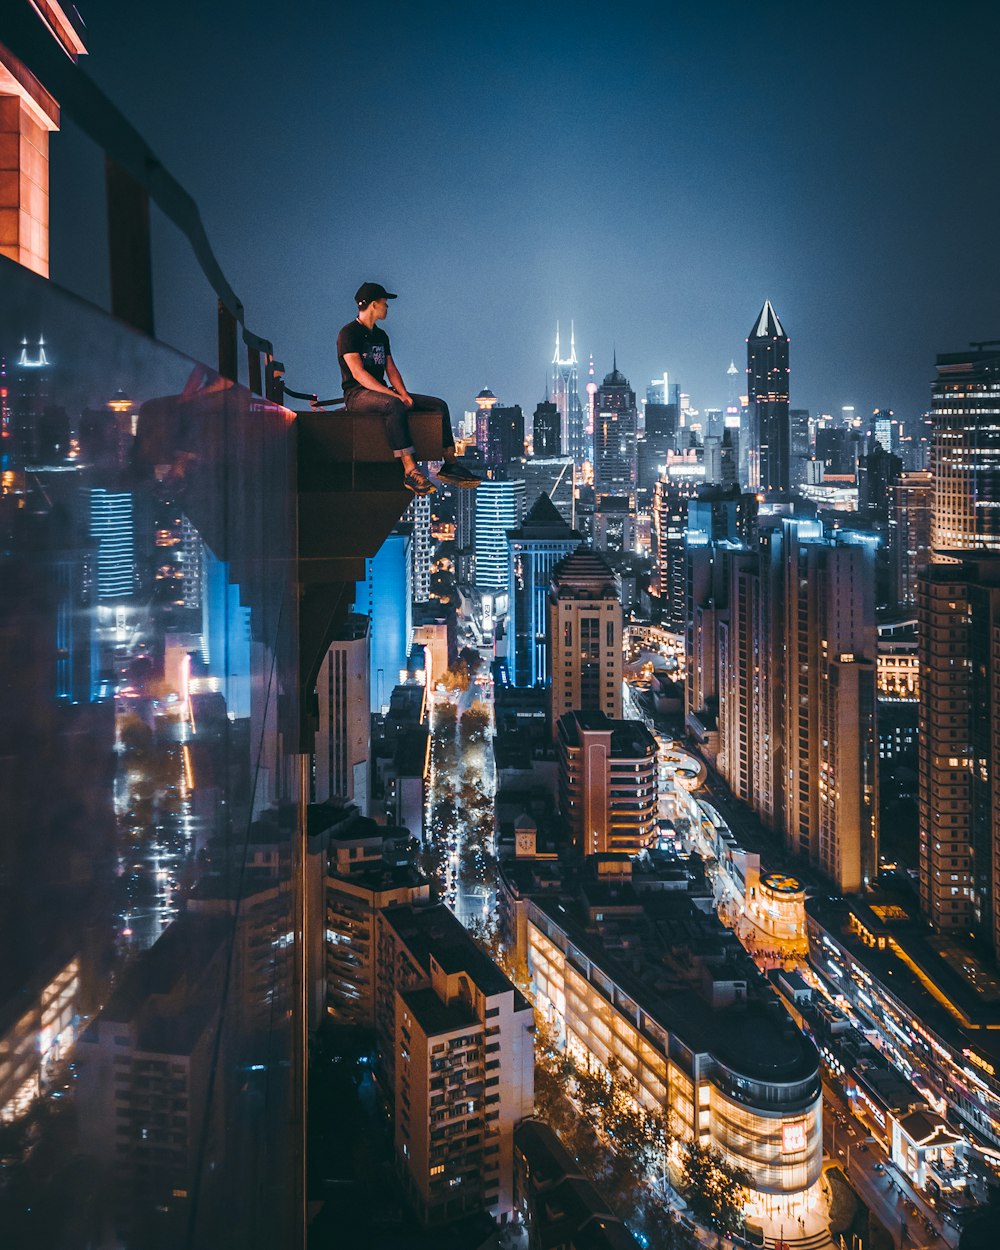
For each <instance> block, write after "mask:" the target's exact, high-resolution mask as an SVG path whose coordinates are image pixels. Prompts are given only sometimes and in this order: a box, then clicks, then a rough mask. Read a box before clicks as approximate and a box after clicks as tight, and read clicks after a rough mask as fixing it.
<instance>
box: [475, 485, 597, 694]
mask: <svg viewBox="0 0 1000 1250" xmlns="http://www.w3.org/2000/svg"><path fill="white" fill-rule="evenodd" d="M480 489H481V488H480ZM579 545H580V534H579V533H578V532H577V531H576V530H572V529H570V527H569V526H568V525H567V524H566V522H565V521H564V520H563V518H562V517H561V516H560V515H559V512H558V511H557V510H556V507H555V504H553V502H552V500H551V499H550V498H549V497H548V495H546V494H545V493H544V492H543V493H542V494H541V495H539V496H538V499H537V500H536V501H535V503H534V505H533V506H532V508H531V510H530V512H529V513H528V515H527V516H526V517H525V518H524V521H523V522H522V524H521V525H520V526H519V527H518V528H517V529H515V530H509V531H508V533H507V549H508V557H507V559H508V571H507V578H508V580H507V590H508V615H507V637H508V653H507V666H508V670H509V673H510V680H511V682H512V683H513V685H515V686H547V685H548V684H549V681H550V680H551V676H552V675H551V673H550V671H549V660H548V643H547V635H546V622H547V619H548V593H549V583H550V582H551V580H552V570H553V568H554V567H555V566H556V564H558V563H559V561H560V560H562V559H563V557H564V556H568V555H570V554H571V552H573V551H575V550H576V549H577V547H578V546H579Z"/></svg>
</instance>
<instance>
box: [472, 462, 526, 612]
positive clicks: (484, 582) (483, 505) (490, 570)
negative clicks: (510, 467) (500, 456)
mask: <svg viewBox="0 0 1000 1250" xmlns="http://www.w3.org/2000/svg"><path fill="white" fill-rule="evenodd" d="M475 508H476V519H475V553H476V571H475V579H474V580H475V584H476V586H477V588H478V589H480V590H506V589H507V562H508V555H507V531H508V530H512V529H516V528H517V526H518V525H520V523H521V517H522V515H523V513H524V482H523V481H513V482H500V481H486V482H481V483H480V484H479V487H478V489H477V490H476V501H475Z"/></svg>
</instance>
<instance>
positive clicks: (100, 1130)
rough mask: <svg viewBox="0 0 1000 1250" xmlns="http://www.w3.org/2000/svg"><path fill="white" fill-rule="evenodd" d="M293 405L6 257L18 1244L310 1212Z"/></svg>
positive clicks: (4, 393) (9, 924)
mask: <svg viewBox="0 0 1000 1250" xmlns="http://www.w3.org/2000/svg"><path fill="white" fill-rule="evenodd" d="M291 420H292V418H291V414H290V413H289V412H287V411H286V410H285V409H283V408H281V407H278V406H275V405H271V404H268V403H267V402H266V401H263V400H261V399H260V398H258V397H256V396H254V395H252V394H251V393H250V392H249V391H247V390H245V389H244V388H242V387H239V386H235V385H233V384H231V383H229V382H227V381H224V380H223V379H221V378H220V377H219V376H218V375H217V374H215V373H214V372H212V371H211V370H209V369H207V368H206V367H204V366H202V365H199V364H197V363H195V362H193V361H191V360H189V359H186V358H185V357H183V356H181V355H179V354H177V353H176V352H173V351H171V350H170V349H167V348H165V347H163V346H161V345H160V344H158V343H156V342H154V341H153V340H150V339H148V338H146V337H144V336H142V335H140V334H137V333H135V332H133V331H131V330H130V329H128V328H127V327H125V326H123V325H122V324H120V323H118V322H115V321H114V320H112V319H111V318H110V317H108V316H107V315H105V314H104V313H102V312H100V311H98V310H96V309H94V308H92V307H91V306H89V305H87V304H85V303H82V302H81V301H79V300H77V299H75V298H73V297H71V296H68V295H66V294H65V293H63V292H61V291H60V290H59V289H58V288H57V287H55V286H53V285H52V284H50V283H48V282H46V281H45V280H43V279H40V278H38V277H37V276H36V275H34V274H32V273H29V272H27V271H26V270H24V269H21V268H19V267H18V266H16V265H14V264H12V263H11V262H8V261H6V260H4V259H3V258H0V475H2V476H0V935H2V945H0V949H2V951H3V959H2V961H0V1245H3V1246H4V1247H8V1246H20V1245H32V1246H45V1247H64V1246H65V1247H80V1246H90V1247H105V1246H107V1247H161V1246H162V1247H170V1248H171V1250H175V1248H177V1247H184V1246H212V1247H223V1246H230V1245H239V1246H241V1247H254V1246H268V1247H273V1246H278V1245H286V1244H289V1242H290V1241H291V1238H292V1233H293V1229H294V1227H295V1218H296V1217H295V1211H294V1208H295V1201H294V1195H295V1193H296V1192H297V1182H296V1174H295V1167H294V1164H293V1161H294V1158H295V1151H294V1150H293V1149H292V1148H291V1139H290V1133H289V1124H290V1123H294V1122H295V1119H296V1114H295V1107H294V1099H293V1098H292V1096H291V1091H292V1088H293V1086H294V1085H295V1084H296V1082H295V1081H294V1079H293V1067H292V1058H293V1055H292V1052H293V1034H292V1024H291V1021H292V1018H293V992H294V991H293V987H294V985H295V983H296V982H295V969H294V964H293V958H294V954H293V953H294V950H295V945H294V944H293V941H292V936H293V931H294V914H295V913H294V907H293V889H292V884H293V880H294V875H293V871H292V870H293V850H294V847H295V846H296V845H297V844H298V840H297V838H296V833H297V830H298V829H299V825H300V819H301V814H302V808H301V789H300V787H301V786H302V776H303V771H302V770H301V769H300V767H299V764H300V760H299V758H298V757H297V756H295V755H293V754H291V752H293V751H294V750H295V749H296V733H297V726H298V695H297V690H298V676H297V664H298V657H297V651H296V643H295V630H296V618H297V612H296V599H295V592H294V576H295V568H294V564H293V561H292V555H293V553H294V551H295V542H294V538H295V508H294V495H293V487H294V465H293V459H294V456H293V441H292V426H291Z"/></svg>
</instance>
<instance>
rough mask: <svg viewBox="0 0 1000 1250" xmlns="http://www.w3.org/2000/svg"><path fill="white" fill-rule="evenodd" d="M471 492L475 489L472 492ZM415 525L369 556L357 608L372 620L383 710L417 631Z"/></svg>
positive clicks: (376, 696)
mask: <svg viewBox="0 0 1000 1250" xmlns="http://www.w3.org/2000/svg"><path fill="white" fill-rule="evenodd" d="M470 493H471V492H470ZM412 543H413V528H412V526H410V525H407V524H404V523H401V524H399V525H398V526H397V527H396V528H395V529H394V530H393V532H392V533H391V534H390V535H389V536H388V538H386V540H385V542H384V543H383V544H382V546H381V547H380V548H379V549H378V552H377V553H376V554H375V555H374V556H372V557H371V558H369V559H367V560H366V561H365V580H364V581H363V582H359V583H358V585H357V593H356V596H355V600H354V611H355V612H356V613H358V614H360V615H362V616H367V617H368V619H369V620H370V621H371V626H370V630H369V640H370V644H369V645H370V655H371V681H370V697H371V710H372V711H373V712H382V711H384V710H385V708H386V707H387V706H388V703H389V697H390V695H391V694H392V691H393V689H394V688H395V686H396V685H397V684H398V682H399V680H400V673H402V672H404V671H405V669H406V662H407V659H408V658H409V654H410V637H411V635H412V632H413V557H412V555H411V550H412Z"/></svg>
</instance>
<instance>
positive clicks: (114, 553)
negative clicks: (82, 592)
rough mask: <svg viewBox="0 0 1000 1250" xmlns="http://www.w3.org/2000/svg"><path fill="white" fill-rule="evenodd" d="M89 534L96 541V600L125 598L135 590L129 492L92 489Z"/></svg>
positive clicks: (132, 523) (133, 533)
mask: <svg viewBox="0 0 1000 1250" xmlns="http://www.w3.org/2000/svg"><path fill="white" fill-rule="evenodd" d="M90 535H91V537H92V538H93V539H94V540H95V542H96V543H97V597H98V599H105V600H107V599H127V598H128V597H129V596H130V595H132V594H134V593H135V525H134V520H133V515H132V494H131V492H130V491H125V490H121V491H114V490H105V489H104V488H103V487H99V486H98V487H94V488H93V489H92V490H91V492H90Z"/></svg>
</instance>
